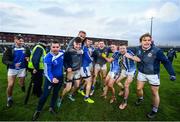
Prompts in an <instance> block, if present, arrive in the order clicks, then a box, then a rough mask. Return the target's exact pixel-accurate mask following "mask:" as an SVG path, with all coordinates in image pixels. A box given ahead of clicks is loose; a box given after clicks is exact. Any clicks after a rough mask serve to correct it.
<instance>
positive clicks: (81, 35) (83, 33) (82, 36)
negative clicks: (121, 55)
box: [78, 30, 86, 40]
mask: <svg viewBox="0 0 180 122" xmlns="http://www.w3.org/2000/svg"><path fill="white" fill-rule="evenodd" d="M78 37H80V38H81V39H82V40H84V39H85V38H86V32H85V31H82V30H81V31H79V33H78Z"/></svg>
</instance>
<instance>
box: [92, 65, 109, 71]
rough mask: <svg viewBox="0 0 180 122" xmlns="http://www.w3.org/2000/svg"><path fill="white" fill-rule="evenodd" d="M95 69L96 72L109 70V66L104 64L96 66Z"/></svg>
mask: <svg viewBox="0 0 180 122" xmlns="http://www.w3.org/2000/svg"><path fill="white" fill-rule="evenodd" d="M95 69H96V70H107V66H106V64H104V65H103V66H100V65H99V64H95Z"/></svg>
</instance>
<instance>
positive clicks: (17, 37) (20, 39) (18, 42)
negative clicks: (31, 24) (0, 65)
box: [14, 34, 24, 46]
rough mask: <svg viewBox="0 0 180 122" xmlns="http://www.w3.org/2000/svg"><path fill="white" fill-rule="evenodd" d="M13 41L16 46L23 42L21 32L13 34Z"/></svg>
mask: <svg viewBox="0 0 180 122" xmlns="http://www.w3.org/2000/svg"><path fill="white" fill-rule="evenodd" d="M14 42H15V44H16V45H17V46H21V45H23V44H24V39H23V36H22V35H21V34H18V35H15V36H14Z"/></svg>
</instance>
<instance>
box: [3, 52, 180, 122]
mask: <svg viewBox="0 0 180 122" xmlns="http://www.w3.org/2000/svg"><path fill="white" fill-rule="evenodd" d="M1 58H2V57H1V56H0V120H1V121H2V120H8V121H11V120H16V121H20V120H24V121H25V120H26V121H28V120H31V119H32V115H33V113H34V111H35V108H36V106H37V102H38V99H37V98H36V97H35V96H31V97H30V99H29V103H28V104H27V105H24V104H23V103H24V98H25V93H23V92H22V91H21V89H20V87H19V85H18V82H16V83H15V86H14V92H13V98H14V105H13V107H11V108H6V87H7V69H6V67H5V65H3V64H2V61H1ZM173 66H174V68H175V72H176V76H177V80H176V81H174V82H172V81H170V80H169V75H168V73H167V72H166V70H165V69H164V67H163V66H161V75H160V78H161V86H160V98H161V102H160V107H159V112H158V115H157V117H156V118H155V119H153V120H156V121H158V120H162V121H167V120H168V121H178V120H180V114H179V113H180V53H178V58H177V59H175V60H174V63H173ZM29 82H30V74H28V77H27V78H26V88H27V86H28V85H29ZM101 84H102V81H98V84H97V86H96V91H95V95H94V96H93V97H92V99H93V100H95V103H94V104H88V103H86V102H84V101H83V97H82V96H81V95H79V94H77V95H76V97H75V98H76V101H75V102H71V101H70V100H69V99H67V97H65V99H64V101H63V104H62V106H61V108H60V110H59V111H58V114H57V115H55V116H54V115H51V114H50V113H49V112H48V108H49V99H50V97H51V96H49V99H48V101H47V102H46V104H45V106H44V108H43V111H42V113H41V115H40V117H39V119H38V120H44V121H70V120H71V121H79V120H82V121H95V120H96V121H131V120H136V121H147V120H149V119H147V118H146V113H148V112H149V111H150V110H151V92H150V87H149V85H148V84H146V85H145V89H144V98H145V101H144V103H143V104H142V105H141V106H138V107H137V106H135V104H134V102H135V101H136V99H137V97H136V79H135V80H134V81H133V83H132V84H131V86H130V96H129V99H128V106H127V109H125V110H119V109H118V106H119V104H120V102H121V100H122V98H121V97H119V96H118V95H116V97H117V101H116V102H115V103H113V104H110V103H109V99H110V94H109V97H108V98H107V99H106V100H105V99H103V98H101V97H100V94H101V93H102V87H101V86H102V85H101ZM115 87H116V93H117V91H118V90H117V86H116V85H115Z"/></svg>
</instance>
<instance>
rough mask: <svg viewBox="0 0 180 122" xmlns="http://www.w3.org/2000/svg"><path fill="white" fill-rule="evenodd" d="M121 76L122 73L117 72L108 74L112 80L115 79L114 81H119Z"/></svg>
mask: <svg viewBox="0 0 180 122" xmlns="http://www.w3.org/2000/svg"><path fill="white" fill-rule="evenodd" d="M119 75H120V73H117V72H111V71H110V72H109V73H108V76H109V77H110V78H111V79H114V80H117V79H118V78H119Z"/></svg>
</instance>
